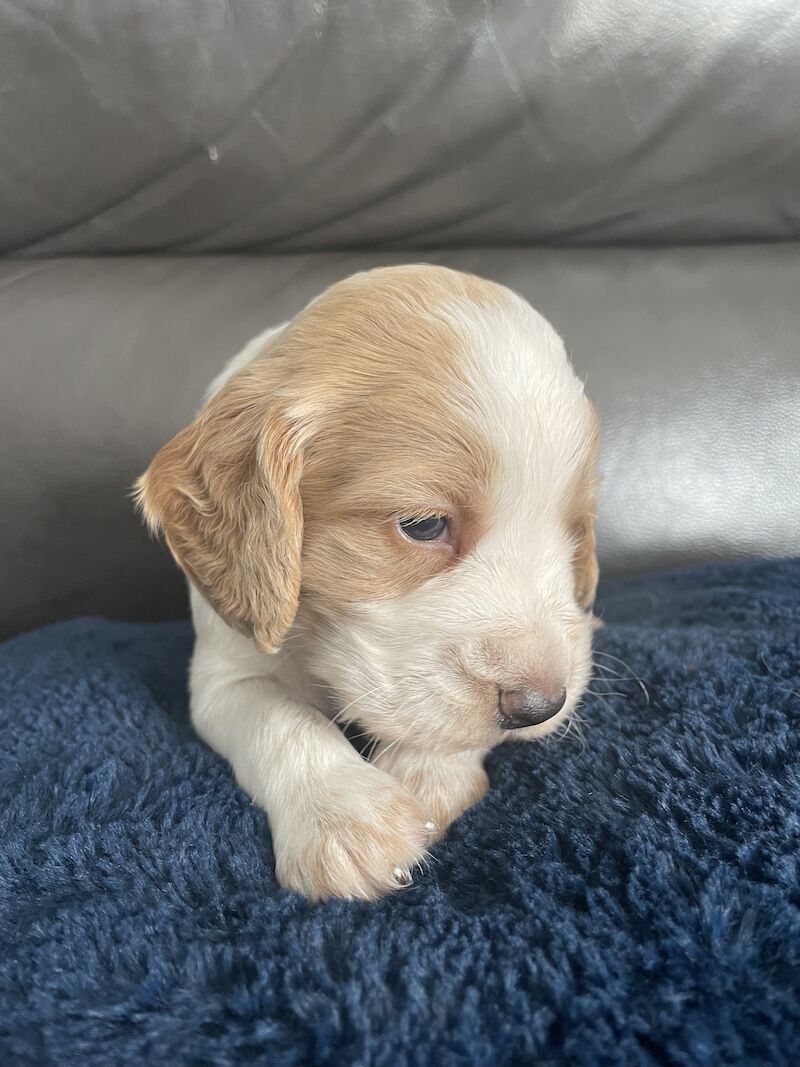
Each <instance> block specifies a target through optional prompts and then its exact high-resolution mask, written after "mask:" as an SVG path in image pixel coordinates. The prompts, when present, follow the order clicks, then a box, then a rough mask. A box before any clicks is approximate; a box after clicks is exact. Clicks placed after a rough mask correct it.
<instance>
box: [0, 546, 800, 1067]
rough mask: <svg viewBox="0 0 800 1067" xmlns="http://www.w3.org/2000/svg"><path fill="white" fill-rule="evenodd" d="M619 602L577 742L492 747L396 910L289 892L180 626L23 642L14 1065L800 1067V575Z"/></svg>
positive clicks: (9, 736)
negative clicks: (456, 815) (484, 769)
mask: <svg viewBox="0 0 800 1067" xmlns="http://www.w3.org/2000/svg"><path fill="white" fill-rule="evenodd" d="M599 607H600V611H601V613H602V614H603V616H604V618H605V620H606V627H605V628H604V629H603V630H601V631H600V632H599V633H598V635H597V642H596V643H597V648H598V656H597V663H598V665H599V669H598V672H597V678H596V680H595V682H594V683H593V690H594V692H595V693H596V694H597V695H595V696H590V697H588V699H587V701H586V705H585V707H584V709H583V711H582V716H583V719H584V720H585V725H584V726H583V737H582V738H581V737H580V736H578V734H577V732H576V731H575V730H574V729H573V730H572V731H570V733H569V735H568V736H566V737H565V738H563V739H561V740H557V741H552V742H548V743H540V744H529V745H520V744H508V745H506V746H504V747H502V748H501V749H499V750H497V751H495V752H494V753H493V754H492V756H491V757H490V760H489V771H490V776H491V779H492V786H493V788H492V790H491V793H490V794H489V796H488V797H487V798H486V799H485V800H484V801H483V802H482V803H481V804H480V805H478V807H476V808H475V809H473V810H472V811H470V812H469V813H468V814H467V815H465V816H464V817H463V818H462V819H460V820H459V821H458V823H457V824H456V825H455V826H454V827H453V828H452V830H451V832H450V834H449V836H448V838H447V840H446V841H444V842H443V843H441V844H440V845H438V846H437V847H436V849H435V860H434V862H433V863H432V864H431V866H430V869H429V870H427V871H426V872H424V873H423V874H421V875H419V876H418V877H417V879H416V883H415V885H414V887H413V888H412V889H409V890H408V891H405V892H402V893H400V894H399V895H397V896H395V897H394V898H391V899H387V900H384V901H382V902H381V903H378V904H362V903H345V902H335V903H327V904H322V905H316V906H314V905H311V904H309V903H307V902H306V901H305V900H303V899H301V898H300V897H299V896H296V895H294V894H292V893H289V892H285V891H283V890H281V889H279V888H278V886H277V885H276V883H275V879H274V876H273V871H272V853H271V847H270V838H269V831H268V826H267V820H266V817H265V815H264V814H263V813H262V812H261V811H260V810H258V809H257V808H255V807H254V806H253V805H252V804H250V803H249V801H248V800H247V798H246V797H245V795H244V794H243V793H242V792H240V790H239V789H237V787H236V786H235V785H234V783H233V781H232V778H231V774H230V772H229V770H228V768H227V766H226V765H225V763H224V762H223V761H222V760H221V759H220V758H219V757H217V756H216V755H214V754H213V753H212V752H210V751H209V750H208V749H207V748H206V747H205V746H204V745H203V744H201V743H200V742H199V741H198V740H197V739H196V738H195V737H194V736H193V735H192V731H191V729H190V727H189V725H188V722H187V708H186V691H185V674H186V665H187V659H188V657H189V653H190V648H191V634H190V629H189V627H188V625H186V624H183V623H181V624H159V625H150V626H140V625H137V626H132V625H122V624H111V623H107V622H100V621H94V620H83V621H78V622H73V623H67V624H61V625H56V626H51V627H48V628H46V629H44V630H41V631H39V632H37V633H32V634H28V635H26V636H22V637H19V638H16V639H14V640H12V641H10V642H8V643H6V644H5V645H4V646H2V647H0V709H1V710H2V738H1V739H0V763H1V764H2V778H1V784H0V788H1V790H2V793H1V796H2V810H1V811H0V819H2V840H1V842H0V846H1V848H2V856H0V946H2V954H1V957H0V1063H2V1064H4V1065H5V1064H9V1065H12V1064H13V1065H19V1064H22V1065H31V1067H34V1065H35V1067H43V1065H48V1064H57V1065H59V1067H70V1065H72V1064H76V1065H81V1067H93V1065H98V1067H101V1065H102V1067H109V1065H116V1064H141V1065H143V1067H161V1065H163V1067H189V1065H192V1067H202V1065H228V1064H230V1065H243V1064H253V1065H255V1064H268V1065H270V1067H284V1065H292V1067H308V1065H321V1064H329V1065H347V1067H354V1065H369V1067H372V1065H386V1067H404V1065H407V1064H408V1065H419V1067H423V1065H425V1067H447V1065H449V1064H479V1065H485V1067H498V1065H503V1064H537V1065H540V1067H541V1065H548V1064H568V1065H570V1067H581V1065H585V1067H598V1065H617V1064H619V1065H623V1064H624V1065H629V1064H630V1065H632V1064H637V1065H638V1064H642V1065H644V1064H686V1065H691V1067H697V1065H704V1064H742V1065H744V1064H748V1065H751V1064H771V1065H774V1064H787V1065H789V1064H792V1065H794V1064H797V1063H798V1059H799V1058H800V910H799V908H800V869H799V865H798V859H799V857H800V819H799V818H798V813H800V775H799V774H798V772H799V771H800V744H799V742H798V729H797V720H798V704H799V703H800V700H799V699H798V691H797V690H798V687H799V686H800V680H799V677H798V676H800V665H799V664H800V636H799V635H800V564H798V563H797V562H788V563H756V564H749V565H741V566H726V567H708V568H704V569H701V570H695V571H692V572H679V573H672V574H661V575H656V576H649V577H643V578H638V579H636V580H627V581H623V582H619V583H616V584H614V585H612V586H608V587H607V588H606V590H605V595H604V598H603V600H602V601H601V603H600V605H599ZM634 675H635V676H637V677H638V678H640V679H642V680H643V684H640V682H639V681H637V680H635V679H634V677H633V676H634Z"/></svg>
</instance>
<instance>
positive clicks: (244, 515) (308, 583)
mask: <svg viewBox="0 0 800 1067" xmlns="http://www.w3.org/2000/svg"><path fill="white" fill-rule="evenodd" d="M597 434H598V430H597V420H596V417H595V414H594V411H593V409H592V407H591V405H590V403H589V401H588V400H587V399H586V397H585V396H584V393H583V388H582V386H581V384H580V382H579V381H578V380H577V378H576V377H575V375H574V373H573V371H572V369H571V367H570V365H569V363H568V361H567V358H566V355H565V352H564V347H563V345H562V342H561V340H560V339H559V337H558V336H557V335H556V333H555V332H554V331H553V329H552V328H551V327H550V326H549V325H548V323H547V322H546V321H545V320H544V319H543V318H542V317H541V316H540V315H538V314H537V313H536V312H535V311H534V310H533V309H532V308H531V307H530V306H529V305H528V304H527V303H526V302H525V301H524V300H522V299H521V298H520V297H519V296H517V295H516V294H514V293H512V292H510V291H509V290H507V289H505V288H503V287H501V286H498V285H494V284H492V283H490V282H486V281H483V280H481V279H478V278H476V277H473V276H470V275H465V274H459V273H456V272H454V271H449V270H446V269H444V268H438V267H430V266H413V267H396V268H387V269H383V270H376V271H370V272H367V273H364V274H360V275H356V276H354V277H352V278H349V279H347V280H346V281H344V282H340V283H338V284H337V285H334V286H333V287H332V288H330V289H329V290H327V292H325V293H324V294H323V295H322V296H321V297H319V298H318V299H317V300H315V301H314V302H313V303H312V304H310V305H309V306H308V307H307V308H306V309H305V310H304V311H303V312H301V313H300V314H299V315H298V316H297V317H296V318H295V319H294V320H293V321H292V322H291V323H289V324H288V326H286V327H285V328H284V329H283V330H282V331H281V332H280V334H278V335H277V336H276V337H275V339H274V340H273V341H272V342H270V343H268V344H267V346H266V348H265V350H264V352H263V353H262V354H261V355H259V356H258V357H256V358H255V359H254V360H253V362H252V363H251V364H249V365H248V366H247V367H245V368H244V369H243V370H240V371H239V372H238V373H236V374H235V375H234V376H233V377H232V378H231V379H230V380H229V381H228V382H227V383H226V384H225V385H224V386H223V387H222V389H221V390H220V391H219V392H218V393H217V394H216V395H215V396H213V397H212V398H211V400H210V401H209V402H208V403H207V404H206V406H205V408H204V409H203V410H202V411H201V413H200V415H199V416H198V417H197V419H196V420H195V421H194V422H193V423H192V424H191V425H190V426H188V427H187V428H186V429H184V430H183V431H181V433H179V434H178V435H177V436H176V437H175V438H173V440H172V441H170V442H169V444H167V445H166V446H165V447H164V448H163V449H162V450H161V451H160V452H159V453H158V455H157V456H156V458H155V460H154V461H153V463H152V465H151V466H150V468H149V469H148V471H147V472H146V473H145V475H144V476H143V477H142V478H141V479H140V482H139V484H138V493H139V499H140V502H141V505H142V508H143V510H144V513H145V516H146V518H147V520H148V522H149V523H150V525H151V526H152V527H154V528H156V529H158V530H161V531H163V533H164V536H165V538H166V540H167V543H168V544H169V547H170V549H171V550H172V552H173V554H174V556H175V558H176V560H177V561H178V563H179V564H180V566H181V567H182V568H183V570H184V571H185V572H186V574H187V575H188V576H189V578H190V579H191V581H192V582H193V583H194V584H195V585H196V587H197V588H198V589H199V590H200V592H201V593H202V594H203V595H204V596H205V597H206V599H207V600H208V601H209V602H210V604H211V605H212V606H213V607H214V609H215V610H216V611H217V612H218V613H219V614H220V615H221V616H222V618H224V619H225V620H226V621H227V622H228V623H229V625H231V626H233V627H235V628H236V629H238V630H240V631H242V632H243V633H246V634H248V635H250V636H252V638H253V639H254V640H255V642H256V644H257V645H258V646H259V647H261V648H262V649H264V650H272V649H275V648H276V647H278V646H280V644H281V642H282V641H283V640H284V638H285V636H286V634H287V632H288V631H289V630H290V629H291V628H292V626H293V625H296V627H297V630H298V633H299V634H301V638H300V639H301V640H302V641H303V643H304V647H305V650H306V654H307V664H308V666H309V669H310V670H311V671H312V673H313V674H314V675H315V676H316V677H317V678H318V679H319V680H321V681H322V682H324V683H326V684H327V685H328V686H330V687H331V689H332V690H333V692H334V693H335V694H336V697H337V700H336V703H337V705H338V706H339V707H341V708H345V707H346V708H347V709H348V710H347V716H346V717H348V718H352V719H354V720H358V721H359V722H361V723H362V724H363V725H364V726H365V727H366V729H367V730H368V731H370V732H371V733H373V734H375V735H376V736H378V737H380V738H381V739H383V740H387V741H391V740H396V739H403V740H404V741H405V742H406V743H408V744H411V745H418V746H420V747H425V748H428V749H434V748H435V749H438V750H440V751H448V750H449V751H453V750H457V749H462V748H480V747H485V746H490V745H493V744H496V743H497V742H498V741H500V740H502V739H503V738H505V737H507V736H510V734H509V731H513V732H514V736H521V737H530V736H537V735H539V734H543V733H547V732H548V731H550V730H551V729H553V727H554V726H555V725H557V723H558V722H560V721H562V720H563V719H564V718H565V717H566V716H567V715H568V714H569V713H570V711H571V710H572V709H573V708H574V706H575V704H576V702H577V701H578V699H579V698H580V696H581V693H582V691H583V689H584V687H585V685H586V682H587V679H588V676H589V670H590V655H591V651H590V646H591V629H592V620H591V605H592V601H593V597H594V590H595V585H596V581H597V564H596V560H595V554H594V533H593V518H594V495H595V458H596V447H597Z"/></svg>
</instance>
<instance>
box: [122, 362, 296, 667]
mask: <svg viewBox="0 0 800 1067" xmlns="http://www.w3.org/2000/svg"><path fill="white" fill-rule="evenodd" d="M265 391H266V388H265V383H264V381H263V380H261V377H260V376H259V374H258V373H257V371H254V370H252V369H250V368H248V369H246V370H244V371H241V372H240V373H239V374H237V375H235V376H234V377H233V378H232V379H231V380H230V381H229V382H228V383H227V385H225V386H224V387H223V388H222V389H221V390H220V392H219V393H217V394H216V396H214V397H212V399H211V400H210V401H209V402H208V403H207V404H206V406H205V408H204V409H203V410H202V411H201V412H200V414H199V415H198V417H197V418H196V419H195V421H194V422H193V423H191V424H190V425H189V426H187V427H186V428H185V429H184V430H181V432H180V433H178V434H177V435H176V436H175V437H173V439H172V440H171V441H169V442H168V443H167V444H166V445H164V447H163V448H162V449H161V451H160V452H159V453H158V454H157V455H156V457H155V459H154V460H153V462H152V463H151V464H150V467H149V468H148V470H147V471H146V472H145V473H144V474H143V475H142V477H141V478H140V479H139V480H138V482H137V483H136V497H137V501H138V504H139V506H140V508H141V510H142V512H143V513H144V516H145V519H146V521H147V524H148V525H149V526H150V528H151V530H153V531H155V532H161V533H163V534H164V538H165V540H166V542H167V544H168V546H169V548H170V551H171V552H172V554H173V556H174V557H175V560H176V561H177V563H178V565H179V566H180V567H181V569H182V570H183V571H184V572H185V573H186V575H187V576H188V577H189V578H190V579H191V581H192V582H193V583H194V585H195V586H196V587H197V589H198V590H199V591H200V592H201V593H202V594H203V596H204V597H205V598H206V599H207V600H208V602H209V603H210V604H211V606H212V607H213V608H214V610H215V611H216V612H217V613H218V614H219V615H221V616H222V618H223V619H224V620H225V621H226V622H227V623H228V624H229V625H230V626H232V627H234V628H235V629H237V630H239V631H240V632H242V633H245V634H247V635H248V636H251V637H253V638H254V640H255V642H256V644H257V645H258V647H259V648H261V649H262V650H263V651H271V650H273V649H275V648H276V647H277V646H279V645H280V643H281V641H282V640H283V637H284V636H285V634H286V631H287V630H288V629H289V627H290V626H291V625H292V622H293V621H294V617H295V614H296V612H297V602H298V597H299V593H300V553H301V546H302V537H303V508H302V503H301V499H300V489H299V483H300V473H301V466H302V459H301V455H300V449H299V447H298V445H297V442H296V441H294V440H293V437H294V435H293V433H292V427H291V424H290V422H289V420H288V418H287V417H286V416H284V415H282V414H280V412H279V411H278V406H277V404H276V403H275V402H274V401H272V402H270V399H269V397H267V396H265Z"/></svg>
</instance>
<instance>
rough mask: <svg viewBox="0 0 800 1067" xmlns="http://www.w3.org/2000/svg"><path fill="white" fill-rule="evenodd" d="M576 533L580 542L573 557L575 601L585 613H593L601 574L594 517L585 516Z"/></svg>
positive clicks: (577, 526) (578, 524)
mask: <svg viewBox="0 0 800 1067" xmlns="http://www.w3.org/2000/svg"><path fill="white" fill-rule="evenodd" d="M575 533H576V537H577V542H578V546H577V548H576V550H575V555H574V557H573V567H574V570H575V599H576V601H577V602H578V604H579V605H580V606H581V607H582V608H583V610H584V611H591V609H592V605H593V604H594V597H595V593H596V592H597V579H598V576H599V573H600V569H599V567H598V565H597V554H596V550H595V536H594V516H593V515H585V516H584V517H583V518H582V519H581V520H580V521H579V522H578V523H577V525H576V529H575Z"/></svg>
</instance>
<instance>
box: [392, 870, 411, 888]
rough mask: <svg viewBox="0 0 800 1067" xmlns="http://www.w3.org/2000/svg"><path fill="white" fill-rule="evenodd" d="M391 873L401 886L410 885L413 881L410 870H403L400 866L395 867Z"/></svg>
mask: <svg viewBox="0 0 800 1067" xmlns="http://www.w3.org/2000/svg"><path fill="white" fill-rule="evenodd" d="M392 874H393V875H394V880H395V881H396V882H397V884H398V885H401V886H403V887H406V886H410V885H411V884H412V882H413V881H414V879H413V878H412V877H411V871H406V870H403V868H402V867H395V869H394V870H393V871H392Z"/></svg>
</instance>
